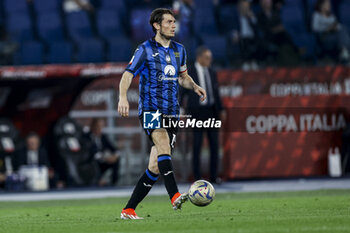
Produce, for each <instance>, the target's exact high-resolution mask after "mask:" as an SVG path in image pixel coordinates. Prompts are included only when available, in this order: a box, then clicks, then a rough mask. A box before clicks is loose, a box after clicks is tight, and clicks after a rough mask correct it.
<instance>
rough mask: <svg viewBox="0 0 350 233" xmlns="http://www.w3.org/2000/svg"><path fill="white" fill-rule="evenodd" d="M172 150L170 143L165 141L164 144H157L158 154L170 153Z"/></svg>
mask: <svg viewBox="0 0 350 233" xmlns="http://www.w3.org/2000/svg"><path fill="white" fill-rule="evenodd" d="M170 151H171V148H170V145H169V143H163V144H160V145H157V152H158V155H163V154H170Z"/></svg>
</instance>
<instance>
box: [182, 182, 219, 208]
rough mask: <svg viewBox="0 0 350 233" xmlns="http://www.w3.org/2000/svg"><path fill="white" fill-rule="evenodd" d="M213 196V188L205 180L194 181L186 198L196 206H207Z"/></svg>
mask: <svg viewBox="0 0 350 233" xmlns="http://www.w3.org/2000/svg"><path fill="white" fill-rule="evenodd" d="M214 197H215V189H214V187H213V185H212V184H211V183H209V182H208V181H206V180H197V181H195V182H194V183H193V184H192V185H191V187H190V190H189V191H188V199H190V201H191V202H192V203H193V204H194V205H196V206H207V205H209V204H210V203H211V202H212V201H213V200H214Z"/></svg>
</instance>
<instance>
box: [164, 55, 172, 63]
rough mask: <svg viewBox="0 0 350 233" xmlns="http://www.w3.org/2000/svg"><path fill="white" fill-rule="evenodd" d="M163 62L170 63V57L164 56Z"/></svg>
mask: <svg viewBox="0 0 350 233" xmlns="http://www.w3.org/2000/svg"><path fill="white" fill-rule="evenodd" d="M165 60H166V62H168V63H170V62H171V58H170V56H169V55H166V56H165Z"/></svg>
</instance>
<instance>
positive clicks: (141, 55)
mask: <svg viewBox="0 0 350 233" xmlns="http://www.w3.org/2000/svg"><path fill="white" fill-rule="evenodd" d="M145 61H146V51H145V49H144V48H143V46H139V47H138V48H137V49H136V50H135V52H134V55H133V56H132V58H131V60H130V62H129V64H128V66H127V67H126V68H125V70H127V71H129V72H130V73H132V74H133V75H134V77H135V76H136V75H137V74H138V73H139V72H140V71H141V70H142V68H143V65H144V63H145Z"/></svg>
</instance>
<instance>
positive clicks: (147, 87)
mask: <svg viewBox="0 0 350 233" xmlns="http://www.w3.org/2000/svg"><path fill="white" fill-rule="evenodd" d="M150 24H151V26H152V29H153V31H154V33H155V36H154V37H153V38H151V39H149V40H147V41H145V42H144V43H142V44H141V45H139V46H138V48H137V49H136V51H135V54H134V56H133V57H132V58H131V61H130V63H129V65H128V66H127V68H126V70H125V72H124V73H123V76H122V79H121V81H120V84H119V103H118V112H119V113H120V115H122V116H123V117H127V116H128V115H129V103H128V100H127V91H128V89H129V87H130V84H131V81H132V78H133V77H135V76H136V75H137V74H140V81H139V95H140V97H139V118H140V121H141V124H142V125H143V117H144V112H149V111H154V112H156V114H154V115H153V116H154V117H158V115H157V114H158V113H159V114H166V115H173V116H175V118H176V117H178V115H179V102H178V99H177V97H178V85H179V84H180V85H181V86H183V87H185V88H187V89H191V90H193V91H194V92H196V93H197V94H198V95H199V96H201V101H204V100H205V98H206V92H205V90H204V89H203V88H201V87H200V86H198V85H197V84H196V83H195V82H193V80H192V78H191V77H190V76H189V75H188V74H187V67H186V51H185V48H184V47H183V45H181V44H179V43H177V42H175V41H172V40H171V39H172V38H173V37H174V36H175V27H176V26H175V18H174V14H173V12H172V11H171V10H168V9H165V8H157V9H155V10H154V11H153V12H152V14H151V16H150ZM145 132H146V134H147V135H148V136H149V138H150V139H151V141H152V143H153V144H154V145H153V146H152V148H151V153H150V158H149V164H148V168H147V170H146V171H145V173H144V174H143V175H142V176H141V178H140V179H139V181H138V183H137V184H136V186H135V188H134V191H133V193H132V195H131V197H130V199H129V201H128V203H127V204H126V206H125V208H124V209H123V210H122V212H121V218H122V219H142V218H140V217H138V216H137V215H136V213H135V208H136V206H137V205H138V204H139V203H140V202H141V201H142V200H143V198H144V197H145V196H146V195H147V194H148V192H149V191H150V190H151V188H152V186H153V184H154V183H155V182H156V181H157V179H158V175H159V174H160V175H161V176H162V177H163V179H164V184H165V188H166V190H167V192H168V194H169V197H170V200H171V204H172V206H173V208H174V210H176V209H180V208H181V205H182V203H184V202H185V201H186V200H187V194H180V193H179V191H178V187H177V184H176V181H175V176H174V173H173V167H172V163H171V150H172V149H173V147H174V143H175V138H176V132H177V129H176V128H159V129H145Z"/></svg>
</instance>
